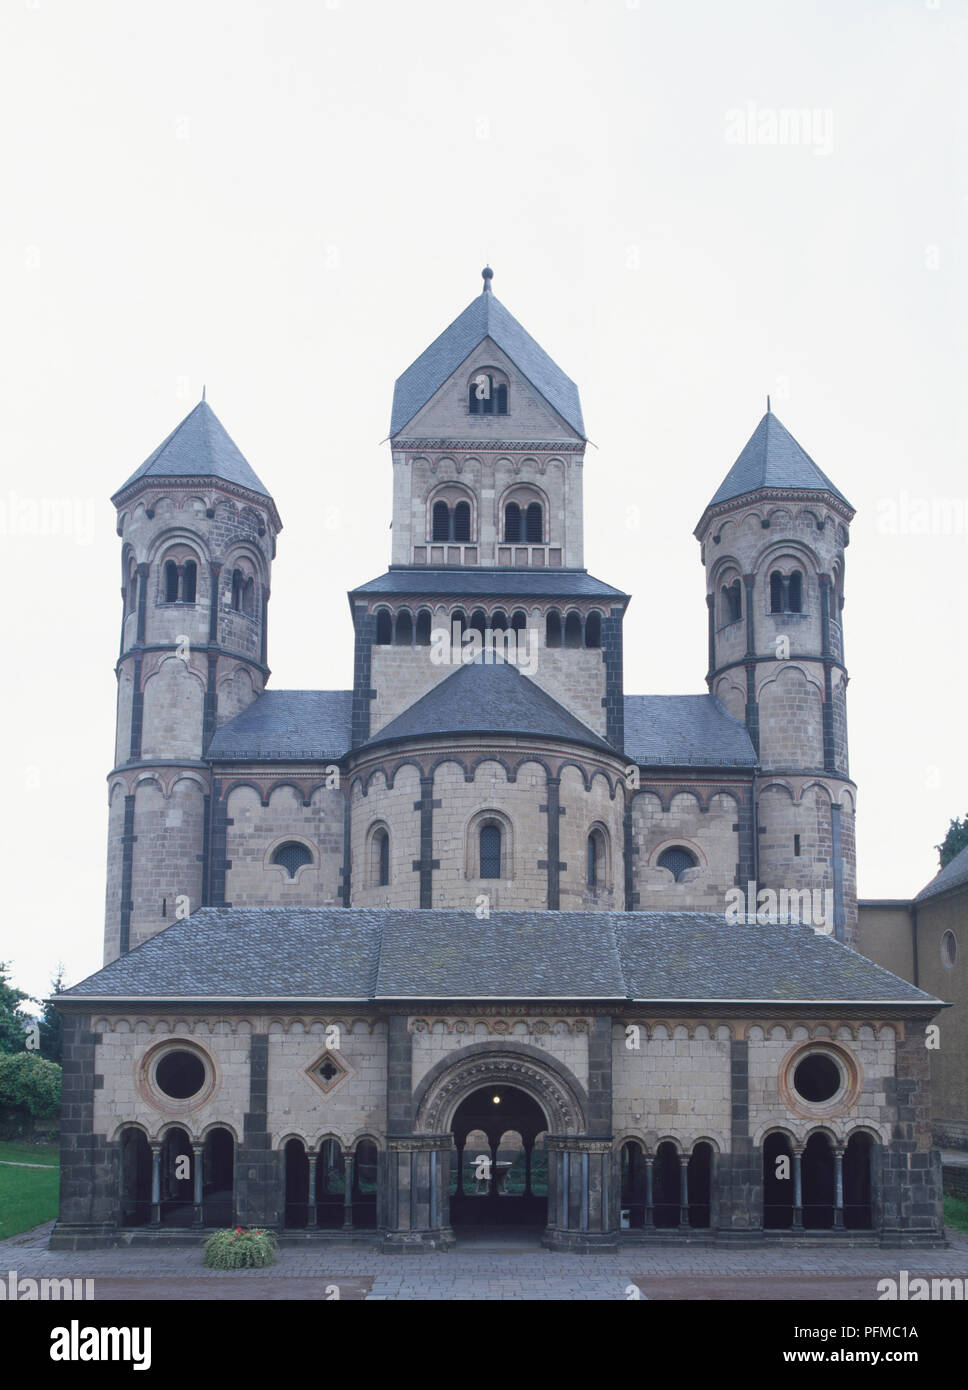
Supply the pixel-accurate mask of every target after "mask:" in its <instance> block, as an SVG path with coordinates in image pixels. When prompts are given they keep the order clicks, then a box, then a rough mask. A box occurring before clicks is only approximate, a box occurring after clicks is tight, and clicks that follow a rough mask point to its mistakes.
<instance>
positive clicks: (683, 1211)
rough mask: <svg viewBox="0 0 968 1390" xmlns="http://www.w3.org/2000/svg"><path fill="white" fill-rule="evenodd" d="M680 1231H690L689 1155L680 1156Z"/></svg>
mask: <svg viewBox="0 0 968 1390" xmlns="http://www.w3.org/2000/svg"><path fill="white" fill-rule="evenodd" d="M679 1229H680V1231H687V1230H688V1229H689V1155H688V1154H680V1155H679Z"/></svg>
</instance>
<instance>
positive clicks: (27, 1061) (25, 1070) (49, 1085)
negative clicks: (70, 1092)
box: [0, 1052, 61, 1118]
mask: <svg viewBox="0 0 968 1390" xmlns="http://www.w3.org/2000/svg"><path fill="white" fill-rule="evenodd" d="M60 1099H61V1069H60V1067H59V1066H58V1065H57V1063H56V1062H45V1061H44V1059H43V1057H38V1056H37V1054H36V1052H21V1053H20V1054H19V1055H15V1054H11V1053H7V1054H0V1106H2V1107H4V1108H7V1109H17V1110H26V1111H27V1113H28V1114H30V1115H33V1116H34V1117H35V1118H46V1117H48V1116H51V1115H56V1114H57V1111H58V1108H59V1106H60Z"/></svg>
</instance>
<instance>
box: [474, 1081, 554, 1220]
mask: <svg viewBox="0 0 968 1390" xmlns="http://www.w3.org/2000/svg"><path fill="white" fill-rule="evenodd" d="M547 1129H548V1120H547V1117H546V1116H545V1113H544V1111H543V1110H542V1108H541V1106H540V1105H539V1104H538V1102H537V1101H536V1100H535V1099H534V1098H533V1097H532V1096H529V1095H528V1094H527V1093H526V1092H525V1091H522V1090H520V1089H519V1088H518V1087H517V1086H506V1085H504V1084H501V1083H495V1084H494V1085H491V1086H482V1087H481V1088H480V1089H478V1090H476V1091H472V1092H471V1094H470V1095H469V1096H465V1098H464V1099H463V1100H462V1101H461V1103H460V1104H459V1105H458V1107H457V1109H456V1111H455V1112H454V1118H453V1122H452V1125H451V1132H452V1133H453V1136H454V1144H455V1146H456V1149H457V1157H456V1160H455V1162H454V1164H453V1166H452V1172H451V1190H450V1219H451V1224H452V1225H453V1226H454V1227H455V1228H458V1227H461V1226H464V1227H466V1226H544V1225H545V1223H546V1221H547V1212H548V1166H547V1158H546V1156H545V1152H544V1145H543V1142H542V1140H543V1137H544V1134H545V1133H546V1131H547Z"/></svg>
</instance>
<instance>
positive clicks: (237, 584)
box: [232, 570, 245, 613]
mask: <svg viewBox="0 0 968 1390" xmlns="http://www.w3.org/2000/svg"><path fill="white" fill-rule="evenodd" d="M244 583H245V581H244V580H243V578H242V571H241V570H233V571H232V612H233V613H241V612H242V588H243V585H244Z"/></svg>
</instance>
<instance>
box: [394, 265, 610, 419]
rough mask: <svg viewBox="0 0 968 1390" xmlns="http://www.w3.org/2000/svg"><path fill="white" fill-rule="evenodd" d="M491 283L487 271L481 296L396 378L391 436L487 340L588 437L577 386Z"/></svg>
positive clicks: (562, 415)
mask: <svg viewBox="0 0 968 1390" xmlns="http://www.w3.org/2000/svg"><path fill="white" fill-rule="evenodd" d="M490 284H491V280H490V275H489V274H488V273H485V278H484V289H483V290H482V292H481V293H480V294H479V295H478V297H477V298H476V299H475V300H472V301H471V303H470V304H468V306H467V308H466V309H465V310H464V312H463V313H462V314H461V315H460V316H459V318H456V319H454V322H453V323H452V324H451V325H450V327H449V328H445V329H444V331H443V333H441V335H440V337H439V338H436V339H435V340H434V342H432V343H431V344H430V347H429V348H427V349H426V350H425V351H424V352H422V353H421V354H420V356H419V357H418V358H417V360H416V362H412V363H411V364H410V366H409V367H408V368H407V370H406V371H405V372H404V373H403V375H402V376H400V377H398V378H397V381H396V385H395V386H394V388H393V410H392V412H391V419H390V438H391V439H393V438H394V437H395V436H396V435H398V434H399V433H400V431H401V430H402V429H403V428H404V427H405V426H406V425H408V424H409V423H410V421H411V420H412V419H413V417H414V416H415V415H416V414H417V412H418V411H419V410H421V409H422V408H423V407H424V406H425V405H426V404H427V402H428V401H429V400H430V398H431V397H432V396H433V395H434V394H435V393H436V392H437V391H439V390H440V388H441V386H443V384H444V382H445V381H446V380H447V378H448V377H449V376H451V375H452V374H453V373H454V372H456V370H457V368H458V367H459V366H460V365H461V363H462V362H464V361H465V360H466V359H467V358H468V357H469V356H470V354H471V353H472V352H473V351H474V349H475V348H476V347H477V346H478V344H479V343H482V342H483V341H484V339H485V338H490V339H491V340H492V341H493V342H495V343H496V344H497V346H498V347H499V348H500V349H501V351H502V352H504V353H506V354H507V356H508V357H510V359H511V361H512V362H513V363H514V365H515V366H516V367H517V369H518V371H519V372H521V373H522V375H523V376H525V377H527V379H528V381H530V383H531V385H532V386H533V387H534V388H535V390H536V391H537V392H538V393H539V395H541V396H543V397H544V399H545V400H546V401H547V402H548V404H549V405H550V406H551V407H552V408H553V409H554V410H556V411H557V412H558V414H559V415H560V416H561V418H562V419H563V420H564V421H565V422H566V423H567V424H569V425H570V426H571V428H572V429H573V430H575V432H576V433H577V434H579V435H581V437H582V439H584V438H585V424H584V421H583V420H582V415H581V402H580V401H579V399H578V387H577V386H576V385H575V383H574V382H573V381H572V380H571V378H570V377H567V376H565V374H564V372H563V371H562V370H561V368H560V367H558V366H556V365H555V363H554V362H552V360H551V358H550V357H549V356H548V354H547V353H546V352H545V350H544V348H543V347H541V346H540V344H539V343H536V342H535V340H534V339H533V338H532V337H531V334H530V333H528V332H526V331H525V329H523V328H522V327H521V325H520V324H519V323H518V321H517V319H516V318H514V317H513V315H511V314H509V313H508V311H507V309H505V307H504V305H503V304H502V303H501V301H500V300H499V299H496V298H495V296H494V294H493V292H492V290H491V288H490Z"/></svg>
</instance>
